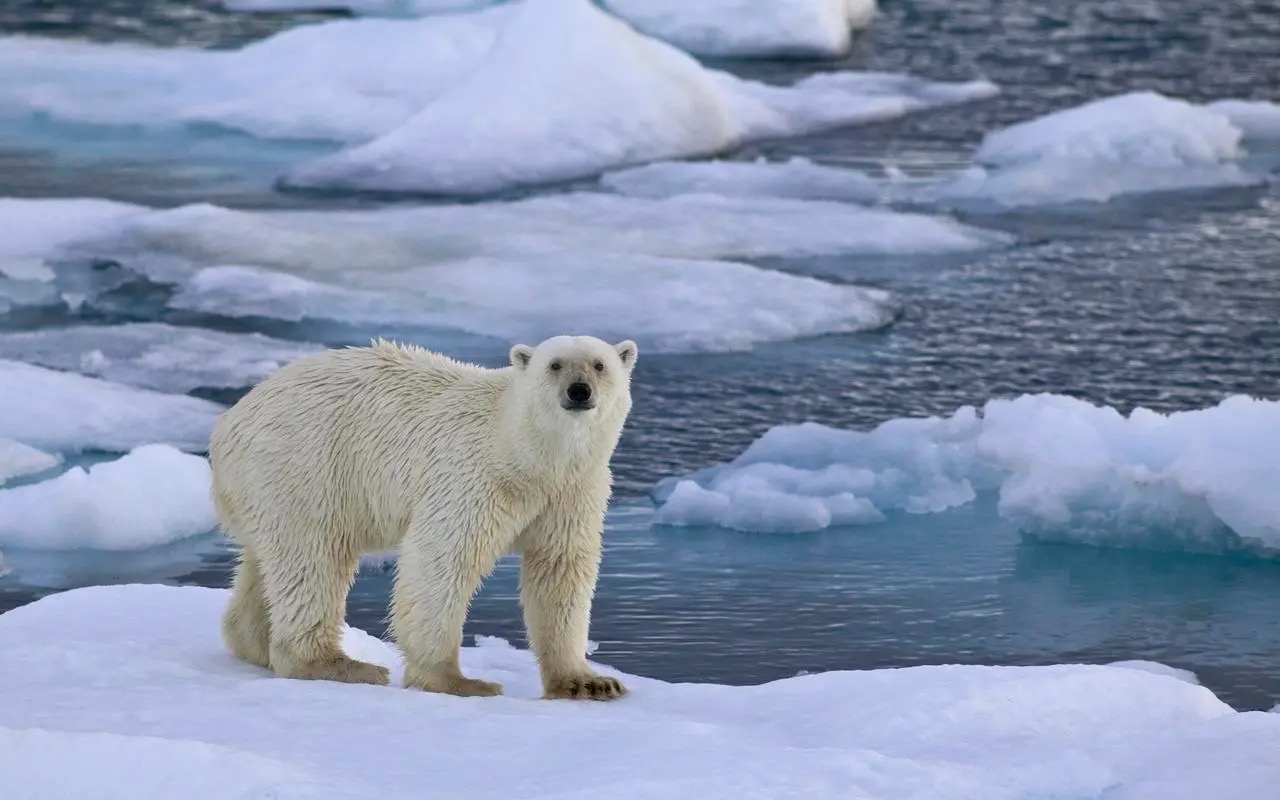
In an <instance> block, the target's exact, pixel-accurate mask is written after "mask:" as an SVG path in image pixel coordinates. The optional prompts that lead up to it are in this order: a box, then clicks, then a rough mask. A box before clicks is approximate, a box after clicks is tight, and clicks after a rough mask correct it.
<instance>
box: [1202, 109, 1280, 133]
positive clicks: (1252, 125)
mask: <svg viewBox="0 0 1280 800" xmlns="http://www.w3.org/2000/svg"><path fill="white" fill-rule="evenodd" d="M1205 108H1207V109H1208V110H1210V111H1214V112H1217V113H1218V114H1221V115H1223V116H1224V117H1226V118H1227V119H1229V120H1231V124H1232V125H1235V126H1236V127H1237V128H1239V129H1240V131H1241V132H1242V133H1243V134H1244V136H1245V138H1246V139H1280V104H1277V103H1270V102H1267V101H1266V100H1218V101H1217V102H1214V103H1209V104H1208V105H1206V106H1205Z"/></svg>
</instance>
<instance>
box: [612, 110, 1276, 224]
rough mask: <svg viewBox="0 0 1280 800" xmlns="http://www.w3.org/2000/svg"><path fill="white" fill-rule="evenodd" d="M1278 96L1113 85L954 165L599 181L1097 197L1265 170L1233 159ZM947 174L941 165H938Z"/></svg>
mask: <svg viewBox="0 0 1280 800" xmlns="http://www.w3.org/2000/svg"><path fill="white" fill-rule="evenodd" d="M1277 109H1280V106H1276V105H1275V104H1272V103H1266V102H1245V101H1239V100H1222V101H1219V102H1216V103H1210V104H1208V105H1205V106H1199V105H1194V104H1191V103H1187V102H1185V101H1182V100H1176V99H1172V98H1168V97H1164V96H1162V95H1159V94H1154V93H1151V92H1143V93H1136V94H1127V95H1120V96H1117V97H1110V98H1105V99H1103V100H1098V101H1094V102H1092V103H1086V104H1085V105H1082V106H1079V107H1076V108H1071V109H1067V110H1065V111H1059V112H1055V113H1052V114H1048V115H1046V116H1043V117H1038V118H1036V119H1033V120H1029V121H1027V122H1024V123H1019V124H1017V125H1013V126H1010V127H1008V128H1004V129H1002V130H998V131H995V132H993V133H990V134H988V135H987V137H986V138H985V139H984V141H983V144H982V146H981V147H980V148H979V149H978V151H977V153H976V154H975V156H974V163H973V164H972V165H971V166H970V167H969V168H968V169H967V170H963V171H959V172H957V171H956V170H953V169H951V168H950V165H946V168H945V169H941V170H937V171H936V172H937V173H938V174H934V175H931V176H928V177H923V176H922V177H912V178H904V177H902V176H901V174H889V175H886V176H885V177H879V176H873V175H870V174H867V173H865V172H861V171H858V170H854V169H848V168H842V167H831V166H821V165H817V164H814V163H812V162H809V161H807V160H805V159H800V158H793V159H791V160H789V161H786V162H773V163H770V162H767V161H765V160H763V159H760V160H757V161H755V162H741V161H707V162H694V163H685V162H659V163H653V164H647V165H644V166H640V167H634V168H631V169H626V170H619V171H617V172H612V173H608V174H606V175H604V176H602V177H601V179H600V183H601V185H602V186H604V187H605V188H608V189H610V190H613V191H616V192H620V193H623V194H627V195H633V196H640V197H670V196H672V195H676V194H680V193H681V192H690V191H698V192H713V193H716V194H721V195H726V196H733V197H747V196H751V197H790V198H797V199H832V200H849V201H855V202H863V203H871V202H875V203H885V202H904V203H911V204H917V205H929V204H964V205H992V204H994V205H995V206H997V207H1017V206H1027V205H1048V204H1058V203H1071V202H1081V201H1086V202H1106V201H1108V200H1111V199H1113V198H1115V197H1118V196H1121V195H1129V194H1137V193H1142V192H1157V191H1168V190H1175V189H1192V188H1203V187H1218V186H1237V185H1247V184H1254V183H1259V182H1261V181H1262V180H1264V177H1263V175H1261V174H1259V173H1260V171H1258V170H1255V171H1254V172H1250V171H1249V170H1248V169H1247V168H1246V167H1247V165H1246V164H1245V163H1243V162H1242V161H1241V159H1242V158H1243V157H1244V156H1245V155H1246V152H1245V149H1244V147H1243V145H1242V141H1243V139H1244V138H1246V137H1249V138H1254V139H1267V138H1280V111H1277ZM948 173H950V174H948Z"/></svg>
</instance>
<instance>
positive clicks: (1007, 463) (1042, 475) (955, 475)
mask: <svg viewBox="0 0 1280 800" xmlns="http://www.w3.org/2000/svg"><path fill="white" fill-rule="evenodd" d="M1276 474H1280V402H1276V401H1267V400H1257V399H1253V398H1249V397H1244V396H1235V397H1231V398H1228V399H1226V400H1224V401H1223V402H1222V403H1220V404H1219V405H1217V406H1213V407H1211V408H1205V409H1200V410H1196V411H1184V412H1176V413H1172V414H1167V415H1166V414H1159V413H1155V412H1152V411H1149V410H1146V409H1142V408H1139V409H1136V410H1135V411H1133V413H1131V414H1130V415H1129V416H1127V417H1126V416H1124V415H1122V414H1120V413H1119V412H1117V411H1116V410H1115V409H1113V408H1109V407H1100V406H1095V405H1092V404H1090V403H1087V402H1085V401H1082V400H1078V399H1075V398H1070V397H1065V396H1059V395H1023V396H1021V397H1018V398H1016V399H1013V400H992V401H989V402H988V403H987V404H986V405H985V406H984V407H983V408H982V410H981V413H980V414H979V412H978V410H977V409H975V408H973V407H965V408H961V409H959V410H958V411H956V412H955V413H954V414H953V415H951V416H950V417H945V418H944V417H930V418H916V419H898V420H891V421H889V422H886V423H884V424H882V425H880V426H878V427H877V428H875V429H874V430H871V431H866V432H863V431H847V430H838V429H832V428H828V427H825V426H822V425H818V424H815V423H806V424H802V425H787V426H779V427H776V428H773V429H771V430H770V431H768V432H767V433H766V434H765V435H764V436H762V437H761V438H760V439H758V440H757V441H756V442H755V443H753V444H752V445H751V446H750V447H749V448H747V450H746V451H745V452H743V453H742V455H740V456H738V457H737V458H736V459H734V460H733V461H731V462H728V463H726V464H722V465H719V466H715V467H710V468H708V469H704V470H701V471H699V472H697V473H694V474H692V475H690V476H687V477H683V478H672V479H667V480H665V481H663V482H662V483H661V484H659V486H658V487H657V489H656V490H655V499H656V500H657V501H658V503H659V505H660V507H659V509H658V511H657V514H656V516H655V521H656V522H658V523H660V524H667V525H714V526H720V527H726V528H735V529H739V530H744V531H760V532H804V531H815V530H821V529H823V528H827V527H830V526H838V525H855V524H864V523H871V522H876V521H879V520H881V519H883V518H884V517H883V515H884V514H885V513H886V512H893V511H904V512H907V513H916V514H919V513H933V512H940V511H944V510H946V509H948V508H953V507H956V506H959V505H963V504H966V503H969V502H971V501H972V500H973V499H974V498H975V497H976V495H977V493H978V492H981V491H997V492H998V493H999V506H998V507H999V511H1000V514H1001V515H1002V516H1005V517H1007V518H1009V519H1011V520H1012V521H1014V522H1015V523H1016V524H1017V525H1018V526H1019V527H1020V528H1021V529H1022V530H1024V531H1025V532H1027V533H1028V534H1030V535H1033V536H1036V537H1040V538H1049V539H1062V540H1069V541H1085V542H1091V543H1100V544H1114V545H1134V546H1151V545H1167V546H1174V547H1179V548H1183V549H1188V550H1197V551H1205V552H1223V551H1230V550H1244V551H1249V552H1255V553H1263V554H1274V553H1280V495H1277V493H1276V492H1275V491H1274V476H1275V475H1276Z"/></svg>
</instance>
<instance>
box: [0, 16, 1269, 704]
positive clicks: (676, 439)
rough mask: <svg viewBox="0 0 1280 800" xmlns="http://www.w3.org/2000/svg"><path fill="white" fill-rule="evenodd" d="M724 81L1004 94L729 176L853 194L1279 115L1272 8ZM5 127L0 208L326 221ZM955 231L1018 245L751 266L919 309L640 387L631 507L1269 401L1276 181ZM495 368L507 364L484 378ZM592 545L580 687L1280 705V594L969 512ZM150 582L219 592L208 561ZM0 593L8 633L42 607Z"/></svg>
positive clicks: (14, 24)
mask: <svg viewBox="0 0 1280 800" xmlns="http://www.w3.org/2000/svg"><path fill="white" fill-rule="evenodd" d="M0 5H2V7H0V30H4V31H8V32H13V31H23V32H28V33H33V34H39V35H58V36H77V37H91V38H95V39H100V40H113V41H143V42H148V43H155V44H163V45H179V44H180V45H198V46H214V47H230V46H235V45H237V44H239V43H242V42H244V41H247V40H251V39H253V38H256V37H259V36H262V35H266V34H267V33H269V32H270V31H272V30H277V29H279V28H280V27H282V26H286V25H290V24H295V23H296V22H298V21H300V20H305V19H309V18H313V17H306V16H301V15H292V16H291V15H270V16H269V17H246V16H240V15H227V14H225V13H221V12H219V11H217V10H216V8H214V7H213V6H212V4H200V3H179V2H150V1H149V0H118V1H116V2H111V3H90V2H81V3H39V2H19V3H6V4H0ZM725 66H728V68H731V69H733V70H734V71H737V72H740V73H742V74H746V75H750V76H754V77H762V78H765V79H768V80H788V79H791V78H794V77H798V76H801V75H803V74H807V73H808V72H811V71H813V70H815V69H828V68H832V67H834V66H852V67H855V68H859V69H873V70H886V71H909V72H912V73H915V74H918V75H922V76H926V77H934V78H941V79H964V78H972V77H978V76H982V77H987V78H990V79H991V80H993V81H995V82H996V83H997V84H999V85H1000V86H1001V88H1002V89H1003V94H1002V95H1001V96H999V97H998V98H995V99H993V100H991V101H987V102H983V103H978V104H971V105H966V106H962V107H958V108H954V109H946V110H942V111H937V112H929V113H925V114H920V115H916V116H913V117H909V118H907V119H904V120H900V121H896V122H891V123H885V124H879V125H874V126H866V127H859V128H854V129H850V130H846V131H839V132H834V133H828V134H824V135H821V136H812V137H804V138H800V139H793V140H787V141H781V142H769V143H762V144H757V145H753V146H751V147H749V148H744V150H743V151H742V152H741V153H739V154H736V155H738V156H740V157H742V158H754V157H756V156H758V155H761V154H763V155H768V156H770V157H784V156H788V155H804V156H807V157H810V158H813V159H815V160H817V161H820V162H825V163H833V164H845V165H851V166H857V167H867V166H874V165H878V164H879V163H881V162H883V161H884V160H886V159H892V160H893V161H894V162H895V163H898V164H900V165H902V166H904V168H908V169H911V168H918V169H925V170H927V169H932V168H937V167H939V166H945V165H950V164H956V163H962V162H963V161H964V160H965V159H966V158H967V155H968V153H969V152H970V151H971V149H972V148H973V146H974V145H976V143H977V142H978V141H979V139H980V138H981V135H982V133H983V132H985V131H987V130H990V129H992V128H994V127H998V126H1000V125H1005V124H1008V123H1010V122H1015V121H1018V120H1022V119H1027V118H1030V117H1033V116H1038V115H1041V114H1044V113H1047V112H1049V111H1052V110H1056V109H1060V108H1064V107H1068V106H1071V105H1076V104H1078V103H1080V102H1083V101H1085V100H1088V99H1092V98H1096V97H1101V96H1105V95H1108V94H1114V93H1119V92H1123V91H1131V90H1139V89H1151V90H1155V91H1160V92H1164V93H1168V94H1172V95H1177V96H1182V97H1186V98H1188V99H1192V100H1212V99H1218V98H1225V97H1238V98H1257V99H1270V100H1278V99H1280V83H1277V80H1276V78H1277V76H1280V8H1277V6H1276V5H1275V3H1273V2H1267V0H1250V2H1243V3H1234V4H1229V5H1226V6H1224V5H1223V4H1218V3H1210V2H1207V0H1196V1H1195V2H1192V1H1191V0H1182V1H1181V2H1159V3H1156V2H1150V0H1144V1H1142V2H1139V1H1137V0H1134V1H1132V2H1115V1H1114V0H1110V1H1103V0H1085V1H1083V2H1075V3H1053V4H1051V3H1037V2H1032V1H1031V0H1009V1H1008V2H994V1H993V2H978V1H977V0H960V2H954V1H950V0H919V1H917V2H898V1H896V0H884V2H882V4H881V14H880V17H879V19H878V20H877V21H876V23H875V25H874V26H873V28H872V29H871V31H870V32H869V33H868V34H867V35H865V36H864V37H863V38H862V39H861V41H860V42H859V43H858V46H857V48H856V50H855V52H854V53H853V55H851V56H850V57H849V58H848V59H846V60H844V61H842V62H841V63H840V64H838V65H832V64H816V65H815V64H812V63H804V64H801V63H757V64H732V65H725ZM23 124H24V125H27V126H28V129H27V130H24V131H16V130H15V131H12V133H13V134H14V136H15V137H17V135H18V134H19V133H21V134H22V135H21V137H20V138H21V141H22V144H21V145H20V146H11V147H6V145H5V144H4V142H3V140H0V187H4V188H3V189H0V193H2V194H7V195H26V196H102V197H112V198H117V199H124V200H132V201H135V202H144V203H151V204H160V205H169V204H177V203H185V202H202V201H210V202H218V203H222V204H229V205H240V206H259V207H260V206H270V205H296V204H299V203H302V202H306V203H308V204H311V205H316V204H324V203H338V202H340V201H336V200H323V199H321V200H317V199H306V200H304V199H301V198H298V197H294V196H285V195H280V194H277V193H274V192H272V191H271V189H270V175H271V174H272V168H273V166H274V165H275V164H277V163H281V162H284V161H287V160H290V159H293V158H295V157H296V155H297V152H296V151H292V152H276V151H272V150H270V148H269V147H266V146H262V145H261V143H255V142H254V141H253V140H250V139H247V138H246V137H241V138H234V137H227V136H222V137H214V138H212V139H209V138H202V139H199V141H200V142H201V144H200V145H199V146H194V145H190V144H188V143H184V142H183V141H182V140H180V139H175V140H174V141H172V142H167V143H166V142H161V143H159V144H158V145H156V144H154V143H153V147H154V149H156V150H159V151H161V152H162V153H163V154H164V155H163V157H156V156H154V153H153V154H152V155H151V156H144V154H141V153H134V152H133V149H134V148H133V144H132V141H131V140H130V139H129V138H128V137H129V135H132V134H128V135H126V134H125V133H121V132H116V133H100V132H98V131H96V130H89V131H83V130H82V131H76V130H68V129H66V128H61V129H57V130H50V131H48V132H47V135H48V137H49V139H50V141H55V140H56V141H59V142H64V143H65V142H66V141H68V140H70V139H74V138H75V137H77V136H79V137H82V138H88V139H92V140H93V141H94V143H95V144H94V148H92V149H93V154H92V155H91V156H84V155H83V153H84V152H85V148H83V147H82V148H81V149H80V151H79V152H80V153H81V155H80V156H78V157H76V158H68V157H67V156H66V155H65V153H63V152H61V151H57V152H55V150H57V148H49V149H48V150H42V149H41V148H39V147H32V146H31V145H30V141H31V135H32V130H31V129H30V128H29V126H30V125H38V124H41V123H39V122H38V121H37V122H30V123H23ZM113 137H114V138H113ZM14 141H18V139H17V138H15V139H14ZM64 149H65V148H64ZM249 153H252V154H253V155H252V157H250V156H249V155H246V154H249ZM255 159H256V160H255ZM210 165H213V166H214V167H216V168H210ZM211 175H213V176H214V177H212V178H211V177H210V176H211ZM344 204H345V202H344ZM967 221H969V222H971V223H972V224H976V225H981V226H985V227H995V228H1001V229H1004V230H1007V231H1010V232H1012V233H1014V234H1016V235H1017V237H1018V244H1016V245H1015V246H1012V247H1009V248H1005V249H1001V250H996V251H989V252H981V253H975V254H970V255H964V256H947V257H897V258H866V257H860V258H830V259H811V260H805V261H795V260H788V261H781V262H776V263H769V264H767V266H771V267H774V268H777V269H783V270H789V271H795V272H801V273H807V274H814V275H819V276H822V277H826V278H829V279H832V280H845V281H856V282H858V283H862V284H871V285H877V286H883V287H886V288H889V289H892V290H894V291H895V292H897V293H898V295H899V296H900V297H902V298H903V299H904V300H905V301H906V303H907V308H906V311H905V313H904V316H903V318H902V319H901V320H899V322H898V323H897V324H895V325H894V326H893V327H892V328H890V329H888V330H886V331H883V332H878V333H872V334H861V335H844V336H829V337H820V338H815V339H809V340H805V341H800V342H790V343H783V344H777V345H770V346H765V347H760V348H757V349H756V350H755V351H753V352H751V353H743V354H725V355H715V356H646V357H644V358H643V366H642V367H641V368H640V369H639V372H638V375H637V378H636V385H635V412H634V414H633V416H632V419H631V422H630V423H629V426H628V429H627V432H626V434H625V436H624V438H623V442H622V444H621V446H620V448H619V451H618V454H617V458H616V462H615V473H616V475H617V479H618V488H619V502H620V503H623V504H624V505H629V504H635V503H637V502H642V498H643V496H644V493H645V492H647V491H648V489H649V488H650V487H651V486H652V484H653V483H654V482H655V481H656V480H658V479H660V478H663V477H667V476H669V475H672V474H677V473H684V472H689V471H692V470H694V469H697V468H699V467H703V466H706V465H707V464H709V463H711V462H714V461H719V460H724V459H728V458H732V457H733V456H734V455H736V454H737V453H738V452H740V451H741V450H742V448H744V447H745V446H746V445H747V444H748V443H750V442H751V441H752V440H753V439H754V438H755V437H757V436H758V435H759V434H760V433H762V432H763V431H764V430H766V429H767V428H768V427H770V426H772V425H776V424H779V423H783V422H795V421H801V420H816V421H819V422H824V423H827V424H831V425H837V426H844V427H850V426H858V427H862V426H870V425H873V424H875V423H877V422H880V421H883V420H885V419H889V418H893V417H900V416H906V415H920V414H942V413H949V412H950V411H952V410H953V409H954V408H955V407H956V406H958V405H961V404H966V403H972V404H981V403H983V402H985V401H986V400H988V399H990V398H992V397H996V396H1007V395H1016V394H1020V393H1024V392H1039V391H1051V392H1061V393H1065V394H1071V395H1076V396H1080V397H1084V398H1086V399H1089V400H1091V401H1095V402H1100V403H1108V404H1111V405H1114V406H1116V407H1118V408H1120V409H1122V410H1125V411H1127V410H1129V409H1131V408H1132V407H1134V406H1135V405H1145V406H1148V407H1151V408H1155V409H1158V410H1165V411H1168V410H1177V409H1188V408H1196V407H1201V406H1205V405H1210V404H1213V403H1215V402H1217V401H1218V400H1220V399H1221V398H1222V397H1224V396H1226V395H1229V394H1232V393H1249V394H1254V395H1257V396H1262V397H1268V398H1280V355H1277V353H1280V191H1277V189H1276V187H1275V185H1274V183H1273V185H1272V186H1271V187H1270V188H1265V189H1248V190H1226V191H1213V192H1194V193H1180V194H1173V195H1149V196H1144V197H1141V198H1136V199H1133V200H1126V201H1120V202H1115V203H1111V204H1108V205H1106V206H1101V207H1098V206H1094V207H1079V208H1060V209H1053V210H1049V209H1041V210H1037V211H1033V212H1019V213H1010V214H1001V215H995V216H989V217H971V218H969V219H968V220H967ZM501 358H502V354H501V353H499V352H497V351H495V352H494V353H492V354H491V355H490V358H489V360H490V361H494V362H496V361H498V360H500V359H501ZM636 513H639V516H637V515H636ZM608 539H609V549H608V552H607V554H606V560H605V567H604V575H603V577H602V582H601V586H600V596H599V600H598V601H597V613H596V616H595V621H594V623H593V638H595V639H597V640H598V641H600V642H601V648H600V651H599V652H598V653H597V654H596V656H597V657H598V658H600V659H601V660H604V661H607V662H610V663H613V664H615V665H617V666H618V667H620V668H622V669H625V670H628V671H634V672H640V673H644V674H647V675H652V676H655V677H661V678H666V679H673V680H700V681H706V680H713V681H722V682H729V683H741V682H755V681H760V680H768V679H772V678H777V677H782V676H786V675H791V674H795V672H797V671H799V670H821V669H837V668H865V667H881V666H902V665H908V664H917V663H938V662H985V663H1015V664H1024V663H1048V662H1058V661H1072V660H1080V661H1093V662H1096V661H1109V660H1119V659H1130V658H1153V659H1158V660H1161V661H1164V662H1166V663H1169V664H1172V665H1174V666H1178V667H1184V668H1189V669H1193V670H1195V671H1197V673H1198V674H1199V675H1200V676H1201V678H1202V680H1204V681H1205V682H1206V683H1207V684H1208V685H1209V686H1211V687H1212V688H1213V689H1214V690H1215V691H1217V692H1219V693H1220V695H1221V696H1222V697H1223V698H1224V699H1226V700H1227V701H1229V702H1232V703H1233V704H1236V705H1238V706H1243V707H1269V706H1270V705H1272V704H1273V703H1274V702H1275V701H1276V700H1280V629H1278V628H1277V626H1278V625H1280V623H1278V622H1277V620H1280V567H1278V566H1276V565H1274V564H1267V563H1262V562H1250V561H1236V560H1232V559H1228V558H1209V557H1193V556H1185V555H1178V554H1169V553H1142V552H1128V551H1118V550H1098V549H1093V548H1088V547H1071V546H1051V545H1044V544H1030V543H1024V542H1021V541H1020V540H1019V537H1018V536H1017V534H1016V532H1014V531H1012V530H1011V529H1009V528H1008V527H1007V526H1006V525H1005V524H1004V523H1002V522H1000V521H999V520H998V519H997V518H996V517H995V516H994V514H993V513H992V512H991V509H990V508H989V505H983V504H978V505H977V506H975V507H973V508H969V509H961V510H957V511H954V512H949V513H948V514H945V515H933V516H929V517H923V518H913V517H904V518H894V519H892V520H890V522H888V523H885V524H883V525H879V526H874V527H871V528H866V529H859V530H857V531H827V532H824V533H822V534H818V535H812V536H796V537H768V536H750V535H744V534H739V533H726V532H715V531H689V530H682V531H662V530H650V529H649V528H648V526H647V524H646V522H645V520H644V516H643V513H641V512H635V513H633V512H628V511H626V509H625V508H622V509H621V510H619V511H618V513H616V514H615V515H614V517H613V518H612V519H611V522H610V532H609V537H608ZM163 577H164V578H166V579H169V580H185V581H191V582H199V583H206V584H210V585H223V584H224V583H225V581H226V579H227V568H226V560H225V556H224V555H214V556H211V557H210V558H209V563H207V564H206V565H205V566H203V567H201V568H200V569H199V570H197V571H195V572H190V573H187V574H185V575H180V576H170V575H166V576H163ZM98 579H100V580H110V579H111V575H110V574H107V575H98V576H95V580H98ZM387 580H388V577H387V576H386V575H380V574H377V573H372V574H366V575H363V576H362V577H361V579H360V581H359V583H358V585H357V590H356V593H355V595H354V596H353V598H352V622H353V624H356V625H359V626H361V627H366V628H369V629H371V630H381V616H382V614H383V610H384V604H385V596H386V587H387ZM513 581H514V572H513V567H512V565H510V564H504V565H503V566H502V567H501V568H500V569H499V571H498V572H497V574H496V575H495V576H494V578H493V580H491V581H490V583H489V585H488V586H487V587H486V589H485V591H484V592H483V593H482V595H481V596H480V598H479V599H478V600H477V603H476V606H475V612H474V614H473V618H472V621H471V623H470V625H469V628H468V630H469V631H472V632H479V633H488V634H496V635H503V636H509V637H512V638H519V630H520V627H519V623H518V610H517V608H516V606H515V603H514V599H513V585H514V584H513ZM0 591H3V593H0V609H2V608H5V607H9V606H12V605H15V604H18V603H21V602H26V601H27V600H29V599H31V598H32V597H33V596H35V595H36V594H38V593H39V592H38V591H34V590H31V589H12V588H10V589H4V590H0Z"/></svg>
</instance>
